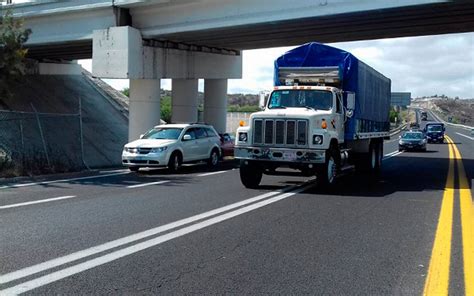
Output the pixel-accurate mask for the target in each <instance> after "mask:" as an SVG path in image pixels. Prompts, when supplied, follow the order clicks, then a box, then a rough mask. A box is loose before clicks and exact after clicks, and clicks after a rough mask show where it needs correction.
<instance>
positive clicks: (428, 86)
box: [107, 33, 474, 98]
mask: <svg viewBox="0 0 474 296" xmlns="http://www.w3.org/2000/svg"><path fill="white" fill-rule="evenodd" d="M330 45H331V46H334V47H338V48H341V49H344V50H346V51H349V52H351V53H352V54H354V55H355V56H356V57H358V58H359V59H360V60H362V61H364V62H365V63H366V64H368V65H370V66H372V67H373V68H374V69H376V70H378V71H379V72H381V73H382V74H384V75H385V76H387V77H388V78H390V79H391V80H392V91H403V92H411V93H412V97H419V96H429V95H434V94H438V95H441V94H445V95H447V96H450V97H455V96H458V97H461V98H473V97H474V33H463V34H446V35H433V36H420V37H407V38H392V39H381V40H369V41H357V42H340V43H333V44H330ZM292 48H293V47H279V48H268V49H257V50H246V51H244V52H243V73H242V79H231V80H229V84H228V85H229V87H228V89H229V93H258V92H259V91H261V90H270V89H271V88H272V86H273V62H274V60H275V59H276V58H277V57H279V56H280V55H282V54H283V53H285V52H286V51H288V50H290V49H292ZM107 82H108V83H111V84H112V86H114V87H116V88H118V89H122V88H123V87H125V86H128V81H123V80H115V81H114V80H107ZM161 86H162V87H163V88H165V89H171V81H170V80H169V79H168V80H167V79H163V80H162V81H161ZM199 88H200V90H201V91H202V90H203V81H202V80H201V81H200V83H199Z"/></svg>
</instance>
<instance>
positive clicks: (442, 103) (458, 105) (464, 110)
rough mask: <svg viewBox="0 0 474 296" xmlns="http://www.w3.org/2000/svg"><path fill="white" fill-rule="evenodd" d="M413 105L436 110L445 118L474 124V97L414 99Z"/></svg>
mask: <svg viewBox="0 0 474 296" xmlns="http://www.w3.org/2000/svg"><path fill="white" fill-rule="evenodd" d="M412 105H413V106H415V107H420V108H424V109H430V110H433V111H435V112H436V113H437V114H438V115H440V116H441V117H442V118H443V119H444V120H446V121H451V122H452V123H459V124H464V125H469V126H474V99H450V98H448V99H435V98H433V99H429V100H426V99H425V100H414V101H413V102H412Z"/></svg>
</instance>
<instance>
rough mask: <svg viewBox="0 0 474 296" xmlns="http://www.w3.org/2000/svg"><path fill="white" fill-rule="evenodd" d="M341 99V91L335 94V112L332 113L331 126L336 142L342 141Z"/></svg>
mask: <svg viewBox="0 0 474 296" xmlns="http://www.w3.org/2000/svg"><path fill="white" fill-rule="evenodd" d="M343 106H344V105H343V101H342V93H337V94H336V113H335V114H334V118H333V121H332V122H331V124H333V127H335V130H336V132H337V137H338V139H337V140H338V142H339V143H343V142H344V108H343Z"/></svg>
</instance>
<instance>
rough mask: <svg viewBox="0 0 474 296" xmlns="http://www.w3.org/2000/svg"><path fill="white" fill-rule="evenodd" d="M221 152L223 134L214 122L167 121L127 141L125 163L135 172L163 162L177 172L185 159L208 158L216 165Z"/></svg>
mask: <svg viewBox="0 0 474 296" xmlns="http://www.w3.org/2000/svg"><path fill="white" fill-rule="evenodd" d="M220 155H221V149H220V137H219V135H218V133H217V132H216V130H215V129H214V128H213V127H212V126H210V125H205V124H165V125H158V126H155V127H154V128H153V129H151V130H149V131H148V132H147V133H146V134H144V135H143V136H141V137H140V139H139V140H136V141H133V142H130V143H128V144H126V145H125V147H124V148H123V152H122V164H123V165H125V166H127V167H128V168H129V169H130V170H131V171H134V172H136V171H138V170H139V169H140V168H141V167H163V166H167V167H168V168H169V170H170V171H172V172H177V171H178V170H179V168H180V166H181V164H182V163H185V162H197V161H202V160H206V161H207V162H208V164H209V166H216V165H217V164H218V162H219V158H220Z"/></svg>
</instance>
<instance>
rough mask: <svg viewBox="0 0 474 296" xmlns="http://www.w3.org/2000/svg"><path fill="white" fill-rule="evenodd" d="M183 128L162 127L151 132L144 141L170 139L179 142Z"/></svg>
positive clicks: (144, 136) (145, 136)
mask: <svg viewBox="0 0 474 296" xmlns="http://www.w3.org/2000/svg"><path fill="white" fill-rule="evenodd" d="M182 130H183V129H182V128H168V127H160V128H154V129H151V130H149V131H148V132H147V133H146V134H145V135H143V137H142V139H168V140H177V139H178V137H179V135H180V134H181V131H182Z"/></svg>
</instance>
